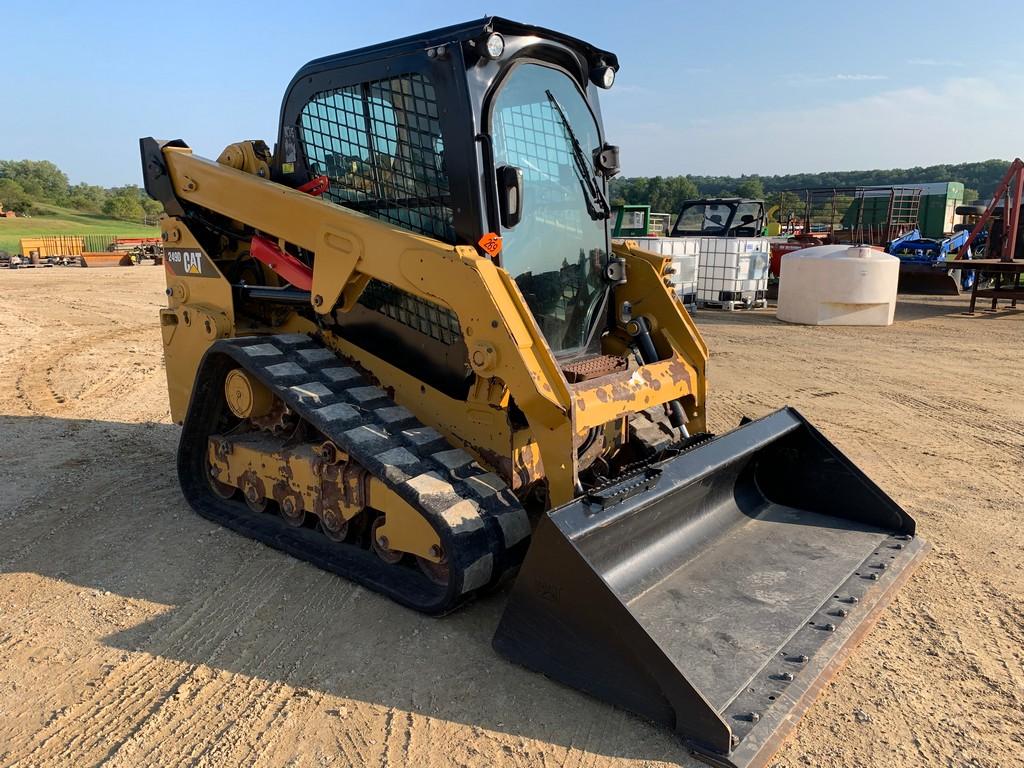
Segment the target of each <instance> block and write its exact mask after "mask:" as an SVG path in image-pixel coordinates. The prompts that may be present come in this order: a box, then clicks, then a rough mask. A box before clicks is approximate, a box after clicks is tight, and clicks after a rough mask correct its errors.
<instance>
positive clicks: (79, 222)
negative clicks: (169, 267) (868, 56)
mask: <svg viewBox="0 0 1024 768" xmlns="http://www.w3.org/2000/svg"><path fill="white" fill-rule="evenodd" d="M35 205H36V207H37V208H41V209H43V210H44V211H46V215H44V216H33V217H31V218H22V217H19V218H17V219H2V218H0V251H8V252H10V253H18V250H19V245H18V241H19V240H20V239H21V238H23V237H38V236H41V235H120V236H122V237H159V236H160V228H159V227H147V226H144V225H142V224H132V223H131V222H128V221H120V220H118V219H111V218H108V217H107V216H102V215H100V214H91V213H82V212H81V211H74V210H71V209H70V208H61V207H60V206H56V205H49V204H47V203H36V204H35Z"/></svg>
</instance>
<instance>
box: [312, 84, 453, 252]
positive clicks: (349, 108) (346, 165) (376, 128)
mask: <svg viewBox="0 0 1024 768" xmlns="http://www.w3.org/2000/svg"><path fill="white" fill-rule="evenodd" d="M299 129H300V133H301V136H302V144H303V148H304V150H305V154H306V160H307V163H308V165H309V169H310V172H311V173H312V174H313V175H320V174H326V175H327V176H329V177H330V178H331V188H330V191H329V192H328V193H327V196H328V197H329V198H330V199H331V200H333V201H334V202H336V203H338V204H340V205H344V206H347V207H350V208H354V209H355V210H358V211H361V212H363V213H366V214H368V215H370V216H375V217H377V218H379V219H383V220H384V221H387V222H390V223H392V224H395V225H397V226H400V227H404V228H405V229H411V230H413V231H414V232H419V233H421V234H425V235H430V236H431V237H436V238H438V239H440V240H444V241H445V242H449V243H454V242H455V230H454V226H453V223H452V209H451V191H450V187H449V184H448V176H447V174H446V173H445V170H444V167H445V166H444V140H443V138H442V137H441V126H440V124H439V122H438V108H437V100H436V97H435V94H434V86H433V85H432V84H431V82H430V80H429V79H428V78H427V77H425V76H424V75H420V74H408V75H400V76H398V77H393V78H388V79H386V80H376V81H373V82H368V83H362V84H359V85H353V86H347V87H345V88H339V89H337V90H333V91H323V92H321V93H318V94H317V95H316V96H314V97H313V98H312V99H311V100H310V101H309V102H308V103H307V104H306V106H305V107H304V108H303V110H302V113H301V115H300V116H299Z"/></svg>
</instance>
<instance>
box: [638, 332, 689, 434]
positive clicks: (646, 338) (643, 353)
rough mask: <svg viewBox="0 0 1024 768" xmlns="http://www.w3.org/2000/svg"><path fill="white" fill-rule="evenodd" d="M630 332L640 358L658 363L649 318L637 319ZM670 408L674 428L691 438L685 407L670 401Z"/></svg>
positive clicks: (669, 416)
mask: <svg viewBox="0 0 1024 768" xmlns="http://www.w3.org/2000/svg"><path fill="white" fill-rule="evenodd" d="M629 331H630V333H631V334H632V335H633V338H634V339H636V345H637V347H639V349H640V358H641V359H642V360H643V361H644V362H645V363H656V362H658V359H659V358H658V350H656V349H655V348H654V340H653V339H651V330H650V326H648V325H647V318H644V317H635V318H633V320H632V321H630V324H629ZM666 405H667V406H668V420H669V422H670V423H671V424H672V426H673V427H675V428H676V429H678V430H679V432H680V433H681V434H682V436H683V437H689V436H690V433H689V432H688V431H687V430H686V414H685V413H684V412H683V405H682V403H680V402H679V401H678V400H670V401H669V402H668V403H666Z"/></svg>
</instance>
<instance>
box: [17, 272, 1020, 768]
mask: <svg viewBox="0 0 1024 768" xmlns="http://www.w3.org/2000/svg"><path fill="white" fill-rule="evenodd" d="M162 294H163V273H162V270H161V269H159V268H155V267H137V268H134V269H108V270H82V269H50V270H34V271H29V270H23V271H17V272H8V271H3V272H0V768H2V767H3V766H15V765H17V766H44V765H45V766H51V765H54V766H88V765H100V764H103V765H110V766H142V765H147V766H148V765H154V766H157V765H158V766H169V765H180V764H188V765H217V766H292V765H295V766H298V765H302V766H306V765H310V766H321V765H341V766H344V765H353V766H364V765H374V766H400V765H411V766H426V767H428V768H438V767H440V766H490V765H498V766H544V767H545V768H555V767H556V766H558V767H559V768H612V767H613V766H615V767H616V768H617V767H619V766H672V765H687V766H691V765H695V763H693V761H692V760H690V758H688V757H687V756H686V753H685V751H684V750H683V749H682V748H681V747H680V745H679V744H678V742H676V740H675V739H674V738H673V737H672V736H671V735H670V734H668V733H665V732H663V731H661V730H658V729H656V728H654V727H652V726H649V725H647V724H645V723H643V722H641V721H640V720H638V719H636V718H634V717H632V716H630V715H627V714H625V713H623V712H620V711H618V710H615V709H613V708H612V707H609V706H606V705H603V704H601V703H598V702H596V701H594V700H591V699H589V698H587V697H585V696H583V695H581V694H578V693H576V692H575V691H572V690H570V689H567V688H564V687H562V686H559V685H557V684H555V683H552V682H549V681H548V680H546V679H545V678H543V677H541V676H539V675H535V674H532V673H529V672H526V671H524V670H521V669H519V668H516V667H514V666H512V665H510V664H508V663H506V662H505V661H504V660H502V659H501V658H499V657H498V656H497V655H496V654H495V653H494V652H493V651H492V650H491V648H490V638H491V635H492V633H493V631H494V628H495V626H496V624H497V621H498V618H499V616H500V613H501V610H502V607H503V603H504V599H503V596H502V595H501V594H499V595H495V596H491V597H489V598H487V599H485V600H482V601H480V602H478V603H476V604H474V605H471V606H470V607H468V608H467V609H465V610H463V611H461V612H459V613H457V614H456V615H454V616H450V617H448V618H445V619H442V620H436V619H428V618H424V617H421V616H419V615H417V614H415V613H412V612H410V611H407V610H405V609H402V608H400V607H398V606H396V605H393V604H391V603H390V602H388V601H386V600H384V599H382V598H379V597H377V596H376V595H374V594H372V593H370V592H368V591H366V590H365V589H362V588H359V587H356V586H353V585H351V584H349V583H347V582H345V581H343V580H341V579H338V578H336V577H334V576H331V575H328V574H326V573H323V572H320V571H317V570H316V569H315V568H313V567H311V566H309V565H306V564H304V563H301V562H298V561H296V560H293V559H291V558H289V557H288V556H286V555H282V554H280V553H278V552H275V551H272V550H270V549H268V548H267V547H264V546H262V545H259V544H256V543H254V542H251V541H248V540H246V539H243V538H241V537H239V536H237V535H235V534H233V533H230V532H228V531H225V530H221V529H219V528H218V527H216V526H214V525H213V524H211V523H209V522H207V521H205V520H203V519H201V518H200V517H198V516H197V515H195V514H193V513H192V512H191V511H190V510H189V509H188V508H187V506H186V504H185V502H184V500H183V499H182V497H181V495H180V494H179V492H178V488H177V481H176V478H175V472H174V450H175V443H176V441H177V436H178V428H177V427H175V426H174V425H172V424H171V423H170V419H169V415H168V410H167V401H166V395H165V382H164V374H163V369H162V363H161V344H160V332H159V328H158V324H157V309H158V307H159V306H160V305H161V304H162V300H163V295H162ZM965 306H966V301H965V300H964V299H938V300H936V299H931V300H926V299H911V300H910V301H907V302H904V303H902V304H901V305H900V307H899V309H898V311H897V323H896V325H894V326H893V327H891V328H888V329H856V328H809V327H798V326H789V325H785V324H782V323H779V322H777V321H775V320H774V318H773V316H772V314H771V313H770V312H755V313H736V314H717V313H712V312H705V313H702V314H701V315H700V316H699V325H700V328H701V330H702V331H703V333H704V334H705V337H706V339H707V341H708V344H709V345H710V347H711V349H712V359H711V364H710V386H711V395H710V406H709V412H710V417H711V426H712V428H713V429H715V430H718V431H721V430H725V429H728V428H730V427H732V426H734V425H735V424H736V423H737V422H738V420H739V418H740V416H741V415H744V414H746V415H750V416H757V415H761V414H764V413H766V412H768V411H770V410H773V409H774V408H776V407H778V406H780V405H782V404H785V403H789V404H791V405H793V406H795V407H797V408H798V409H800V410H801V411H802V412H803V413H804V414H805V415H806V416H807V417H808V418H810V419H811V420H812V421H813V422H814V423H815V424H816V425H817V426H818V427H819V428H820V429H822V431H824V432H825V434H826V435H827V436H829V437H830V438H831V439H832V440H834V441H835V442H836V443H837V444H838V445H839V446H840V448H841V449H842V450H844V451H846V453H847V454H848V455H849V456H850V457H851V458H852V459H853V460H854V461H855V462H857V463H858V464H859V465H860V466H861V467H862V468H863V469H864V470H865V471H866V472H867V473H868V474H869V475H870V476H872V478H873V479H875V480H876V481H877V482H878V483H879V484H880V485H881V486H882V487H883V488H885V489H886V490H887V491H888V492H889V493H890V494H891V495H892V496H894V497H895V498H896V500H897V501H898V502H899V503H901V504H902V505H903V506H904V507H905V508H906V509H907V510H908V511H909V512H910V513H911V514H912V515H914V516H915V517H916V518H917V520H918V523H919V530H920V532H921V533H922V534H923V536H924V537H926V538H927V539H928V540H929V541H930V542H931V543H932V544H933V545H934V549H933V551H932V552H931V554H930V555H929V556H928V558H927V560H925V562H924V564H923V565H922V566H921V567H920V569H919V570H918V571H917V573H916V575H915V576H914V577H913V578H912V580H911V581H910V582H909V584H908V585H907V586H906V587H905V588H904V589H903V591H902V592H901V593H900V594H899V596H898V597H897V598H896V600H895V601H894V602H893V604H892V605H891V606H890V608H889V609H888V611H887V612H886V613H885V615H884V617H883V618H882V620H881V622H880V623H879V625H878V626H877V627H876V628H875V630H874V631H873V632H872V633H871V634H870V635H869V636H868V638H867V639H866V640H865V642H864V643H863V644H862V645H861V646H860V648H859V649H858V650H857V651H856V652H855V653H854V655H853V656H852V658H851V660H850V661H849V663H848V664H847V665H846V667H845V668H844V669H843V670H842V671H841V672H840V673H839V675H838V676H837V677H836V678H835V680H834V681H833V683H832V684H831V685H830V686H829V687H828V688H826V690H825V692H824V693H823V694H822V696H821V697H820V699H819V700H818V701H817V703H816V704H815V705H814V706H813V707H812V708H811V709H810V711H809V712H808V713H807V715H806V716H805V718H804V719H803V721H802V722H801V723H800V725H799V726H798V727H797V728H796V729H795V731H794V735H793V737H792V738H791V739H790V740H789V741H788V742H787V744H786V745H785V746H784V747H783V749H782V750H781V751H780V752H779V754H778V755H777V757H776V759H775V764H776V765H778V766H785V767H787V768H789V767H791V766H835V767H836V768H838V767H840V766H842V768H853V767H855V766H879V765H884V766H887V767H888V768H901V767H903V766H958V767H959V766H984V767H985V768H990V767H994V766H1019V765H1024V758H1022V755H1024V565H1022V562H1024V561H1022V552H1024V524H1022V523H1024V501H1022V497H1024V397H1022V389H1021V386H1022V384H1021V376H1022V374H1024V368H1022V363H1021V359H1022V358H1021V348H1022V344H1024V311H1022V312H1014V313H1002V314H1000V315H997V316H986V315H982V316H978V317H975V318H967V317H963V316H961V315H960V314H959V312H960V311H961V310H962V309H963V308H964V307H965Z"/></svg>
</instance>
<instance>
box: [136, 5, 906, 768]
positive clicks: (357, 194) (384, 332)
mask: <svg viewBox="0 0 1024 768" xmlns="http://www.w3.org/2000/svg"><path fill="white" fill-rule="evenodd" d="M617 70H618V62H617V60H616V58H615V56H614V55H613V54H611V53H608V52H607V51H603V50H600V49H598V48H595V47H594V46H592V45H589V44H587V43H585V42H583V41H580V40H577V39H574V38H572V37H569V36H566V35H564V34H560V33H556V32H552V31H549V30H545V29H540V28H537V27H532V26H527V25H524V24H519V23H515V22H511V21H507V20H504V19H498V18H486V19H483V20H480V21H476V22H471V23H467V24H462V25H458V26H453V27H449V28H446V29H440V30H437V31H434V32H429V33H425V34H423V35H417V36H415V37H411V38H406V39H402V40H397V41H394V42H391V43H387V44H383V45H378V46H373V47H370V48H364V49H361V50H357V51H353V52H351V53H346V54H340V55H336V56H329V57H327V58H323V59H318V60H316V61H313V62H311V63H309V64H307V65H306V66H304V67H303V68H302V69H301V70H300V71H299V72H298V74H297V75H296V76H295V78H294V79H293V80H292V82H291V84H290V85H289V86H288V90H287V92H286V93H285V96H284V102H283V105H282V110H281V122H280V129H279V135H278V137H277V143H276V146H275V148H274V150H273V151H271V150H270V148H269V147H268V146H267V145H266V144H264V143H263V142H262V141H255V140H253V141H241V142H239V143H236V144H232V145H231V146H229V147H227V148H226V149H225V150H224V152H223V153H222V154H221V155H220V157H219V158H218V159H217V160H216V161H213V160H206V159H203V158H200V157H197V156H196V155H194V154H193V153H192V152H191V150H190V149H189V148H188V147H187V145H185V143H184V142H182V141H157V140H155V139H151V138H147V139H142V140H141V152H142V163H143V169H144V176H145V185H146V190H147V192H148V193H149V194H150V195H151V196H152V197H153V198H155V199H156V200H159V201H160V202H161V203H163V206H164V209H165V211H166V216H165V217H164V218H163V220H162V237H163V241H164V248H163V252H164V266H165V269H166V271H167V296H168V306H167V308H165V309H163V310H161V313H160V323H161V330H162V333H163V342H164V348H165V357H166V366H167V377H168V388H169V395H170V405H171V413H172V416H173V418H174V420H175V421H176V422H178V423H180V424H181V425H182V434H181V441H180V445H179V453H178V474H179V478H180V482H181V486H182V489H183V491H184V494H185V496H186V498H187V499H188V501H189V503H190V504H191V505H192V506H193V507H194V508H195V509H196V510H197V511H198V512H199V513H200V514H202V515H204V516H206V517H208V518H210V519H212V520H215V521H217V522H219V523H221V524H223V525H225V526H227V527H229V528H231V529H233V530H235V531H237V532H239V533H241V534H244V535H246V536H250V537H253V538H255V539H258V540H260V541H263V542H265V543H267V544H269V545H270V546H272V547H276V548H278V549H280V550H283V551H285V552H288V553H290V554H292V555H294V556H295V557H298V558H302V559H304V560H307V561H309V562H311V563H313V564H315V565H317V566H319V567H321V568H324V569H327V570H329V571H333V572H335V573H337V574H339V575H342V576H344V577H346V578H349V579H352V580H353V581H356V582H358V583H360V584H363V585H365V586H367V587H368V588H370V589H373V590H376V591H377V592H379V593H381V594H383V595H386V596H387V597H389V598H391V599H393V600H395V601H397V602H399V603H401V604H403V605H406V606H408V607H410V608H413V609H415V610H418V611H422V612H424V613H428V614H435V615H440V614H444V613H446V612H449V611H451V610H453V609H455V608H456V607H457V606H459V605H460V604H462V603H464V602H465V601H466V600H467V599H469V598H471V597H473V596H474V595H477V594H479V593H481V592H482V591H485V590H488V589H492V588H494V587H495V586H496V585H498V584H501V583H502V582H504V581H505V580H506V579H507V578H509V577H511V576H513V575H515V574H518V575H517V576H516V579H515V582H514V584H513V586H512V587H511V590H510V597H509V602H508V607H507V609H506V611H505V613H504V616H503V618H502V620H501V623H500V626H499V627H498V630H497V633H496V635H495V638H494V646H495V648H497V649H498V651H500V652H501V653H502V654H504V655H506V656H507V657H508V658H510V659H512V660H513V661H515V662H518V663H520V664H523V665H525V666H527V667H529V668H532V669H535V670H538V671H540V672H542V673H544V674H546V675H548V676H550V677H552V678H554V679H556V680H559V681H562V682H564V683H566V684H568V685H572V686H575V687H577V688H579V689H581V690H583V691H586V692H588V693H590V694H593V695H594V696H597V697H600V698H602V699H604V700H606V701H609V702H612V703H613V704H616V705H618V706H620V707H623V708H625V709H628V710H631V711H633V712H635V713H638V714H639V715H641V716H643V717H646V718H649V719H650V720H653V721H655V722H657V723H661V724H663V725H665V726H667V727H669V728H672V729H674V730H675V731H676V732H677V733H678V734H679V735H680V737H681V738H682V739H684V740H685V743H686V744H687V745H688V747H689V748H690V749H691V750H692V751H693V753H694V754H696V755H699V756H700V757H702V758H703V759H705V760H707V761H709V762H711V763H714V764H716V765H722V766H753V765H763V764H764V763H765V761H766V760H768V759H769V758H770V756H771V754H772V753H773V752H774V751H775V750H776V749H777V747H778V745H779V742H780V740H781V738H782V736H783V734H784V733H785V732H786V731H787V730H788V729H789V728H790V727H791V726H792V725H793V723H794V722H795V721H796V719H797V717H798V716H799V714H800V713H801V712H802V711H803V710H804V709H805V708H806V707H807V706H808V705H809V704H810V702H811V700H812V699H813V697H814V695H815V694H816V693H817V692H818V691H819V690H820V689H821V687H822V685H823V682H824V681H825V680H826V679H828V677H829V676H830V675H831V674H832V673H833V672H834V671H835V669H836V668H837V666H838V663H839V661H840V660H841V659H842V658H843V657H844V656H845V655H846V654H847V653H849V651H850V649H851V648H852V647H853V644H854V642H855V641H856V640H857V639H858V638H859V636H861V635H862V634H863V633H864V632H865V631H866V630H867V628H868V627H869V626H870V625H871V624H872V623H873V621H874V619H875V618H876V617H877V614H878V612H879V610H880V608H881V606H882V605H883V604H884V603H885V602H886V601H887V599H888V598H889V597H890V596H891V594H892V593H893V591H894V590H895V589H896V587H897V586H898V585H899V584H900V582H901V581H902V580H904V579H905V578H906V577H907V575H908V574H909V572H910V570H911V568H912V566H913V564H914V563H915V561H916V560H917V559H918V558H919V556H920V555H921V554H922V552H923V551H924V544H923V543H922V542H921V541H920V540H919V539H917V538H915V536H914V528H915V526H914V521H913V520H912V519H911V518H910V517H909V516H908V515H907V514H906V513H905V512H904V511H903V510H902V509H900V507H899V506H898V505H897V504H896V503H894V502H893V500H892V499H890V498H889V497H888V496H887V495H886V494H885V493H884V492H883V491H882V490H881V489H879V488H878V487H877V486H876V485H875V484H874V483H872V482H871V481H870V480H869V479H868V478H867V477H865V476H864V475H863V474H862V473H861V472H860V471H859V470H858V469H857V468H856V467H854V466H853V465H852V464H851V463H850V462H849V461H848V460H847V459H846V458H845V457H844V456H843V455H842V454H841V453H840V452H839V451H838V450H837V449H836V448H835V447H834V446H832V445H831V444H830V443H829V442H828V440H826V439H825V438H824V437H823V436H822V435H821V434H820V433H819V432H818V431H817V430H815V429H814V428H813V427H812V426H811V425H810V424H808V423H807V422H806V421H805V420H804V419H803V418H802V417H801V416H800V415H799V414H798V413H797V412H796V411H794V410H792V409H789V408H784V409H782V410H780V411H777V412H775V413H773V414H771V415H769V416H766V417H764V418H761V419H759V420H756V421H750V422H746V423H744V424H742V425H740V426H739V427H738V428H737V429H735V430H734V431H732V432H729V433H727V434H725V435H721V436H719V437H715V436H712V435H709V434H707V433H706V429H705V406H706V388H707V385H706V364H707V349H706V347H705V345H704V342H703V340H702V339H701V337H700V334H699V333H698V331H697V329H696V327H695V326H694V324H693V322H692V321H691V319H690V317H689V315H687V313H686V311H685V310H684V309H683V307H682V305H681V304H680V302H679V299H678V298H677V297H676V295H675V293H674V291H673V289H672V287H671V280H670V278H669V261H668V260H667V259H664V258H662V257H660V256H656V255H654V254H651V253H646V252H644V251H643V250H640V249H639V248H637V247H636V245H635V244H633V243H626V244H624V245H615V246H614V247H612V246H611V245H610V241H609V227H608V217H609V213H610V208H609V205H608V198H607V181H608V179H609V178H610V177H611V176H613V175H614V174H615V173H616V172H617V170H618V150H617V148H616V147H615V146H613V145H612V144H610V143H608V142H607V141H606V140H605V136H604V132H603V128H602V122H601V114H600V110H599V107H598V93H599V91H600V90H602V89H607V88H610V87H612V86H613V83H614V80H615V73H616V71H617Z"/></svg>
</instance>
